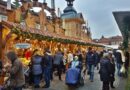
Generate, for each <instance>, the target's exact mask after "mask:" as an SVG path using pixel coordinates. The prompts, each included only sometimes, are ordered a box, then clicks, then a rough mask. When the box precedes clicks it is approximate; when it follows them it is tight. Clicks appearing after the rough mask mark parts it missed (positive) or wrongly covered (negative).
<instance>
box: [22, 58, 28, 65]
mask: <svg viewBox="0 0 130 90" xmlns="http://www.w3.org/2000/svg"><path fill="white" fill-rule="evenodd" d="M20 60H21V62H22V63H23V65H24V66H28V65H29V63H30V60H27V59H26V58H20Z"/></svg>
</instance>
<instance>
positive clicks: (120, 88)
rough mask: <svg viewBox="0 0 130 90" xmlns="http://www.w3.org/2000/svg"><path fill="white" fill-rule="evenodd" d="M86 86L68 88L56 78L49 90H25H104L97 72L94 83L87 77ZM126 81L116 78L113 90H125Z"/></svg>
mask: <svg viewBox="0 0 130 90" xmlns="http://www.w3.org/2000/svg"><path fill="white" fill-rule="evenodd" d="M64 77H65V75H63V76H62V79H63V78H64ZM85 78H86V79H85V85H84V86H81V87H77V88H74V87H68V86H67V85H65V82H64V79H63V81H59V80H58V78H57V77H56V78H55V79H54V80H53V81H52V82H51V87H50V88H49V89H43V88H42V89H24V90H102V89H101V88H102V82H101V81H100V78H99V74H98V71H97V70H96V71H95V78H94V82H90V81H89V79H88V78H89V76H87V75H86V77H85ZM125 81H126V79H124V78H119V77H118V76H116V79H115V82H114V86H115V87H116V88H115V89H111V90H125V89H124V87H125Z"/></svg>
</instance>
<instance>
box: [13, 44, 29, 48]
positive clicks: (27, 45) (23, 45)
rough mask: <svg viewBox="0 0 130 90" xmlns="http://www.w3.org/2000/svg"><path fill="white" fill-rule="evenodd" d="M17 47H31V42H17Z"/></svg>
mask: <svg viewBox="0 0 130 90" xmlns="http://www.w3.org/2000/svg"><path fill="white" fill-rule="evenodd" d="M15 47H16V48H20V49H27V48H30V47H31V44H29V43H17V44H15Z"/></svg>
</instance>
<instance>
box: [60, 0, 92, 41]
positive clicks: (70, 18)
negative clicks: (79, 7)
mask: <svg viewBox="0 0 130 90" xmlns="http://www.w3.org/2000/svg"><path fill="white" fill-rule="evenodd" d="M66 1H67V7H66V8H65V9H64V11H63V14H62V15H61V18H62V20H63V28H64V29H65V35H66V36H70V37H76V38H80V39H83V40H87V41H91V32H90V30H88V29H89V28H88V27H87V26H86V25H85V20H84V17H83V15H82V13H77V11H76V10H75V8H74V7H73V2H74V0H66Z"/></svg>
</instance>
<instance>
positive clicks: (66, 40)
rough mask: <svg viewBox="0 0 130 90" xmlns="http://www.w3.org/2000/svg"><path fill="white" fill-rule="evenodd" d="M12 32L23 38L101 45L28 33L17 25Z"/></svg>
mask: <svg viewBox="0 0 130 90" xmlns="http://www.w3.org/2000/svg"><path fill="white" fill-rule="evenodd" d="M11 32H12V33H15V34H17V35H18V36H22V37H23V38H24V39H26V38H28V39H32V40H35V39H37V40H39V41H41V40H47V41H54V42H61V43H64V44H68V43H69V44H77V45H84V46H96V47H103V46H101V45H97V44H91V43H85V42H80V41H75V40H70V39H62V38H54V37H51V36H43V35H40V34H36V33H30V32H25V31H21V30H20V29H19V28H18V27H14V28H13V29H12V30H11Z"/></svg>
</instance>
